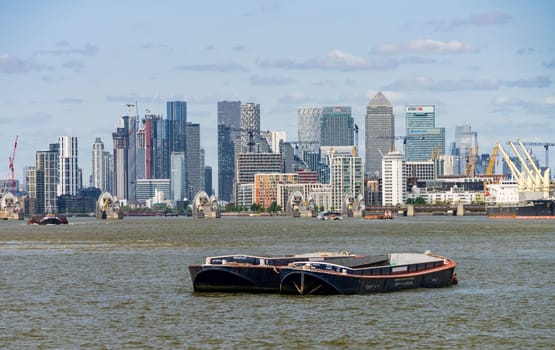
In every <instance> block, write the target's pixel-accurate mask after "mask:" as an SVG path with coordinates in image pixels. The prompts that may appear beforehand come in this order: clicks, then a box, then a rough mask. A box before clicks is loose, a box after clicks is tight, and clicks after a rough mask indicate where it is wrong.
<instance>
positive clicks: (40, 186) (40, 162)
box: [29, 143, 59, 214]
mask: <svg viewBox="0 0 555 350" xmlns="http://www.w3.org/2000/svg"><path fill="white" fill-rule="evenodd" d="M58 157H59V144H57V143H53V144H50V145H49V149H48V151H37V152H36V164H35V184H34V185H33V184H30V188H32V187H34V188H35V193H36V213H38V214H44V213H46V212H55V211H57V209H58V199H57V198H58V172H59V167H58ZM29 180H30V181H32V178H30V179H29Z"/></svg>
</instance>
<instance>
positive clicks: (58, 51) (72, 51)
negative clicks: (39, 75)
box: [34, 41, 98, 56]
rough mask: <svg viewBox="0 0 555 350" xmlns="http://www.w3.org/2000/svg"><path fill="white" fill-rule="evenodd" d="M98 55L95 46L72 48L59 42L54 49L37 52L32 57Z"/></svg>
mask: <svg viewBox="0 0 555 350" xmlns="http://www.w3.org/2000/svg"><path fill="white" fill-rule="evenodd" d="M97 53H98V48H97V47H96V46H95V45H92V44H90V43H86V44H85V45H83V47H72V46H71V45H70V44H69V43H68V42H67V41H60V42H58V43H57V44H56V48H55V49H52V50H38V51H35V52H34V55H55V56H65V55H83V56H94V55H96V54H97Z"/></svg>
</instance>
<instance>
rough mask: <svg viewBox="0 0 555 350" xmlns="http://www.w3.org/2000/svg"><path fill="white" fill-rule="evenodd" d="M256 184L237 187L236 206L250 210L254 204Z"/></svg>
mask: <svg viewBox="0 0 555 350" xmlns="http://www.w3.org/2000/svg"><path fill="white" fill-rule="evenodd" d="M253 192H254V183H245V184H238V185H237V187H236V194H235V204H236V205H237V206H240V207H244V208H249V207H250V206H251V205H252V203H253Z"/></svg>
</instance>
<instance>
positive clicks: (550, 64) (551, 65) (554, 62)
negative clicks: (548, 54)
mask: <svg viewBox="0 0 555 350" xmlns="http://www.w3.org/2000/svg"><path fill="white" fill-rule="evenodd" d="M543 66H544V67H545V68H550V69H551V68H555V58H554V59H552V60H551V61H549V62H544V63H543Z"/></svg>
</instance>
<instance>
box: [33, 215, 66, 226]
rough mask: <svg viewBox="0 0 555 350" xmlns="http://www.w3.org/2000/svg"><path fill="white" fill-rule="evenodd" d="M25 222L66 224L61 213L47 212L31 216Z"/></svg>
mask: <svg viewBox="0 0 555 350" xmlns="http://www.w3.org/2000/svg"><path fill="white" fill-rule="evenodd" d="M27 223H28V224H32V225H60V224H67V223H68V221H67V218H66V217H65V216H63V215H56V214H53V213H49V214H46V215H45V216H33V217H32V218H31V219H29V221H28V222H27Z"/></svg>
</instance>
